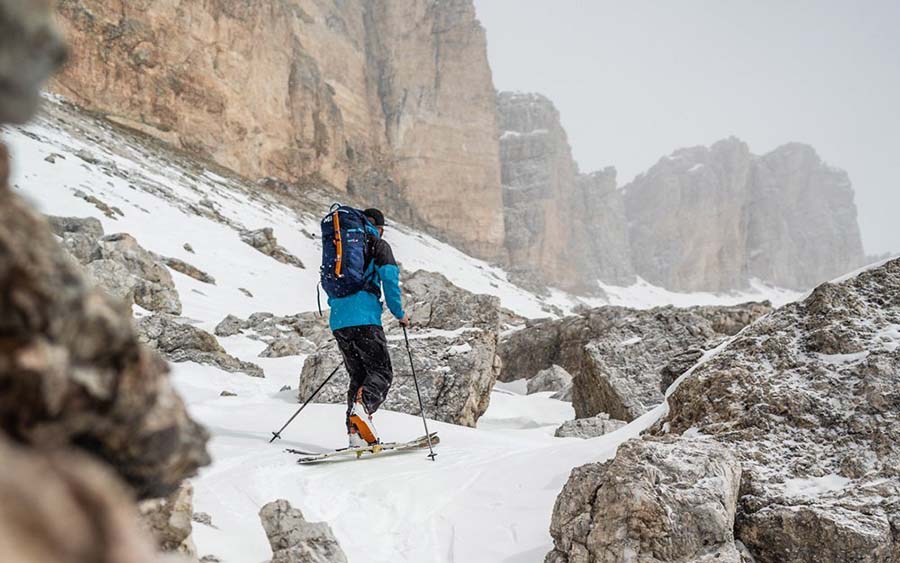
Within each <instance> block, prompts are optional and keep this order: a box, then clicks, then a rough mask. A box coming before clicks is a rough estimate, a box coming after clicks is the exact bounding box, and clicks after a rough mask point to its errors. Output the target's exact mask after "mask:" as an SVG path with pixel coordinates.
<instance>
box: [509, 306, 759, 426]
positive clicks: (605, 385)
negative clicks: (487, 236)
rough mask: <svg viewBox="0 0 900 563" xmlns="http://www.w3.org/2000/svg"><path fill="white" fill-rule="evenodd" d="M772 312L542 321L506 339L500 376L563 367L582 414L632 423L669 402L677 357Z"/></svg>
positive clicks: (650, 313)
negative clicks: (665, 385) (668, 380)
mask: <svg viewBox="0 0 900 563" xmlns="http://www.w3.org/2000/svg"><path fill="white" fill-rule="evenodd" d="M771 310H772V309H771V307H770V306H769V305H768V304H767V303H748V304H745V305H737V306H733V307H692V308H689V309H676V308H674V307H660V308H657V309H650V310H646V311H640V310H633V309H626V308H623V307H601V308H597V309H590V310H585V311H583V312H582V313H581V314H579V315H576V316H572V317H567V318H564V319H560V320H548V321H541V322H536V323H533V324H532V325H531V326H529V327H527V328H525V329H522V330H519V331H517V332H514V333H512V334H510V335H509V336H507V337H506V338H504V339H503V342H502V343H501V347H500V350H501V352H500V354H501V358H502V359H503V372H502V373H501V380H503V381H513V380H516V379H521V378H528V379H530V378H532V377H534V376H535V375H536V374H537V373H538V372H539V371H540V370H542V369H546V368H549V367H551V366H553V365H554V364H555V365H559V366H561V367H562V368H563V369H565V370H566V371H568V372H569V373H571V374H572V376H573V405H574V407H575V412H576V414H577V416H578V417H579V418H586V417H591V416H594V415H596V414H599V413H603V412H605V413H608V414H609V415H610V416H612V417H613V418H616V419H619V420H626V421H630V420H633V419H635V418H637V417H638V416H640V415H641V414H643V413H644V412H646V411H647V410H649V409H650V408H652V407H653V406H655V405H657V404H659V403H661V402H662V400H663V394H662V392H663V391H664V389H662V390H661V387H662V386H661V380H662V377H663V375H662V373H663V372H664V371H665V369H666V368H667V367H670V366H671V365H672V364H671V362H672V361H673V359H675V358H677V357H679V355H680V354H683V353H685V352H687V351H693V350H698V349H699V350H708V349H711V348H713V347H715V345H717V344H718V343H719V342H720V341H721V340H722V339H723V338H725V337H727V336H730V335H733V334H735V333H736V332H737V331H739V330H740V329H741V328H743V327H744V326H746V325H748V324H750V323H751V322H753V321H754V320H756V319H758V318H759V317H761V316H762V315H764V314H766V313H768V312H769V311H771ZM687 367H690V366H687ZM670 369H671V368H670ZM685 369H687V368H685ZM679 375H680V374H679Z"/></svg>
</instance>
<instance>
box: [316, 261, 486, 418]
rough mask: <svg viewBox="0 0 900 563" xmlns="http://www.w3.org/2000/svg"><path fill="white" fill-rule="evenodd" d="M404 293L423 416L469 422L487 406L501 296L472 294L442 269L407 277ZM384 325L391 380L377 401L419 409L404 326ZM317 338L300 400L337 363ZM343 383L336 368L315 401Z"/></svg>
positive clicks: (334, 393)
mask: <svg viewBox="0 0 900 563" xmlns="http://www.w3.org/2000/svg"><path fill="white" fill-rule="evenodd" d="M403 293H404V295H403V299H404V305H405V306H406V308H407V310H408V311H409V315H410V317H411V318H412V320H413V327H412V330H411V331H410V333H409V335H410V346H411V348H412V354H413V360H414V361H415V367H416V374H417V376H418V378H419V387H420V389H421V393H422V401H423V403H424V405H425V412H426V414H427V416H429V417H431V418H435V419H437V420H441V421H444V422H450V423H452V424H460V425H463V426H472V427H474V426H475V423H476V422H477V421H478V418H479V417H480V416H481V415H482V414H484V411H485V410H487V407H488V404H489V402H490V393H491V390H492V389H493V386H494V383H495V382H496V380H497V375H498V374H499V371H500V359H499V356H497V340H498V337H497V333H498V331H499V325H500V301H499V299H497V298H496V297H491V296H486V295H473V294H471V293H469V292H467V291H465V290H463V289H461V288H458V287H456V286H453V285H452V284H451V283H450V282H449V281H447V279H446V278H444V277H443V276H440V275H438V274H432V273H428V272H416V273H415V274H413V275H411V276H409V277H405V278H404V284H403ZM318 322H321V321H318ZM326 326H327V325H326ZM385 326H387V327H388V329H387V334H388V346H389V349H390V354H391V363H392V365H393V368H394V383H393V386H392V387H391V390H390V393H389V394H388V398H387V400H386V401H385V403H384V405H383V407H382V408H385V409H388V410H392V411H397V412H404V413H407V414H415V415H418V414H419V402H418V398H417V397H416V391H415V385H414V381H413V379H412V377H411V375H412V374H411V372H410V369H409V356H408V354H407V350H406V345H405V343H404V341H403V336H402V332H400V331H399V330H398V329H397V328H395V326H396V325H395V324H394V323H386V325H385ZM438 331H440V332H438ZM447 331H452V333H450V334H448V333H447ZM329 338H330V333H329ZM321 342H323V344H322V345H321V346H320V348H319V350H318V352H317V353H316V354H313V355H312V356H310V357H309V358H308V359H307V360H306V363H305V364H304V366H303V372H302V373H301V375H300V385H299V387H298V396H299V399H300V400H301V401H304V400H306V399H307V398H308V397H309V396H310V395H311V394H312V392H313V391H314V390H315V389H316V388H318V386H319V385H320V384H321V383H322V381H324V380H325V378H326V377H327V376H328V375H329V374H330V373H331V371H332V370H333V369H334V368H335V367H337V366H338V365H339V364H341V363H342V359H341V356H340V353H339V352H338V350H337V346H336V345H334V344H332V343H330V342H329V341H328V340H323V341H321ZM348 386H349V376H348V375H347V373H346V370H345V369H344V368H341V369H340V370H339V371H338V373H337V375H335V377H334V379H333V380H332V381H331V383H329V384H328V385H327V386H326V387H325V388H324V389H323V390H322V392H321V393H320V395H319V396H318V397H317V399H316V400H317V401H319V402H325V403H345V402H346V400H347V388H348Z"/></svg>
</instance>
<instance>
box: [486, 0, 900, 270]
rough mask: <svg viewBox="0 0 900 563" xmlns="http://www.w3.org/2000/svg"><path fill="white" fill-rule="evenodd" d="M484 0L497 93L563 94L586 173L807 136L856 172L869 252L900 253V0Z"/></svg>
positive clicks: (631, 169) (565, 116)
mask: <svg viewBox="0 0 900 563" xmlns="http://www.w3.org/2000/svg"><path fill="white" fill-rule="evenodd" d="M475 3H476V6H477V9H478V16H479V19H480V20H481V22H482V24H483V25H484V26H485V28H486V29H487V34H488V52H489V58H490V62H491V67H492V69H493V72H494V83H495V85H496V87H497V88H498V89H499V90H521V91H534V92H540V93H542V94H544V95H546V96H548V97H549V98H550V99H552V100H553V102H554V103H555V104H556V106H557V108H558V109H559V110H560V112H561V114H562V121H563V126H564V127H565V128H566V130H567V132H568V134H569V141H570V144H571V145H572V149H573V152H574V155H575V158H576V160H577V161H578V163H579V165H580V168H581V169H582V171H591V170H595V169H598V168H602V167H604V166H608V165H613V166H615V167H616V168H617V169H618V171H619V183H620V185H624V184H625V183H628V182H629V181H631V179H632V178H633V177H634V176H635V175H636V174H638V173H640V172H642V171H644V170H646V169H648V168H649V167H650V166H652V165H653V164H654V163H655V162H656V161H657V160H658V159H659V158H660V157H661V156H663V155H666V154H669V153H671V152H672V151H673V150H674V149H676V148H680V147H685V146H692V145H709V144H711V143H713V142H715V141H717V140H719V139H722V138H725V137H728V136H730V135H735V136H737V137H740V138H741V139H743V140H744V141H746V142H747V143H748V144H749V145H750V148H751V150H752V151H753V152H754V153H756V154H762V153H765V152H768V151H770V150H772V149H774V148H776V147H777V146H779V145H781V144H784V143H787V142H791V141H798V142H804V143H808V144H810V145H812V146H814V147H815V148H816V150H817V151H818V152H819V155H820V156H821V157H822V158H823V159H824V160H825V161H827V162H828V163H829V164H832V165H834V166H837V167H840V168H843V169H845V170H847V171H848V172H849V174H850V178H851V180H852V181H853V185H854V188H855V190H856V201H857V206H858V208H859V218H860V225H861V228H862V232H863V241H864V244H865V248H866V252H868V253H883V252H889V251H892V252H900V227H898V226H897V225H896V222H897V214H898V210H900V162H898V161H900V112H898V111H897V103H898V100H900V34H898V33H897V30H898V29H900V2H897V1H896V0H867V1H866V2H851V1H846V0H794V1H792V2H784V1H783V0H763V1H755V2H749V1H745V2H721V1H720V0H682V1H678V2H674V1H662V0H657V1H647V0H628V1H627V2H626V1H624V0H620V1H618V2H613V1H606V0H583V1H577V0H476V2H475Z"/></svg>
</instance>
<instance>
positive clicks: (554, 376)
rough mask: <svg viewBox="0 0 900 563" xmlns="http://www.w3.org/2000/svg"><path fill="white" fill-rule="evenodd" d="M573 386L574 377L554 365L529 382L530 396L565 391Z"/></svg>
mask: <svg viewBox="0 0 900 563" xmlns="http://www.w3.org/2000/svg"><path fill="white" fill-rule="evenodd" d="M571 385H572V376H571V375H569V372H567V371H566V370H564V369H563V368H561V367H559V366H557V365H552V366H550V367H549V368H547V369H545V370H543V371H541V372H540V373H538V374H537V375H536V376H534V377H532V378H531V379H529V380H528V394H529V395H531V394H532V393H542V392H545V391H557V392H558V391H564V390H565V389H566V388H567V387H569V386H571Z"/></svg>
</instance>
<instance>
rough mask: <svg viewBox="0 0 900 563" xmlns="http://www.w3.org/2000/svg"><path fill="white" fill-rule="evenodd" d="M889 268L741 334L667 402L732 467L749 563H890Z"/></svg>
mask: <svg viewBox="0 0 900 563" xmlns="http://www.w3.org/2000/svg"><path fill="white" fill-rule="evenodd" d="M898 390H900V260H893V261H890V262H887V263H885V264H884V265H882V266H880V267H877V268H874V269H871V270H868V271H866V272H864V273H861V274H859V275H856V276H854V277H851V278H849V279H847V280H846V281H841V282H839V283H827V284H824V285H822V286H820V287H818V288H817V289H816V290H815V291H813V293H812V294H811V295H810V296H809V297H808V298H807V299H806V300H804V301H802V302H798V303H792V304H789V305H787V306H785V307H783V308H781V309H779V310H778V311H775V312H774V313H772V314H770V315H768V316H767V317H765V318H763V319H761V320H759V321H757V322H756V323H754V324H753V325H752V326H750V327H748V328H747V329H745V330H744V331H743V332H741V333H740V335H739V336H737V337H736V338H735V339H734V340H732V341H730V342H729V343H728V344H727V345H726V346H725V347H724V348H722V349H721V350H720V351H719V352H718V354H716V355H715V356H714V357H712V358H710V359H709V360H708V361H707V362H705V363H704V364H702V365H700V366H699V367H697V368H696V369H695V370H694V371H693V372H692V373H691V374H690V375H689V376H688V377H686V378H685V379H684V380H683V381H682V382H681V384H680V385H679V386H678V388H677V389H675V390H674V391H673V393H672V394H671V395H670V397H669V406H670V410H669V414H668V416H667V417H665V418H664V419H663V420H661V421H660V423H659V424H658V425H657V426H656V427H654V430H653V432H654V433H655V434H658V435H664V434H667V433H671V434H675V435H679V434H685V433H686V432H688V431H689V430H690V431H691V434H692V435H696V434H700V435H702V436H705V437H707V438H708V440H710V441H717V442H719V443H722V444H724V445H726V446H727V447H728V448H729V449H730V450H731V451H733V452H734V453H735V455H736V456H737V457H738V459H739V460H740V462H741V464H742V466H743V471H744V473H743V479H742V484H741V497H740V499H739V503H738V515H737V520H736V524H735V534H736V536H737V537H738V538H739V539H740V540H741V541H742V542H743V543H744V544H745V545H746V547H747V549H748V550H749V551H750V553H752V555H753V557H755V558H756V560H757V561H760V562H770V561H783V562H786V563H798V562H800V561H808V560H810V554H815V559H816V560H819V561H866V562H868V561H872V562H875V561H891V560H892V557H895V554H896V553H897V552H898V548H900V542H898V536H897V534H896V530H897V526H896V525H897V517H896V515H897V514H898V513H900V470H898V468H900V432H898V428H900V391H898Z"/></svg>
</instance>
